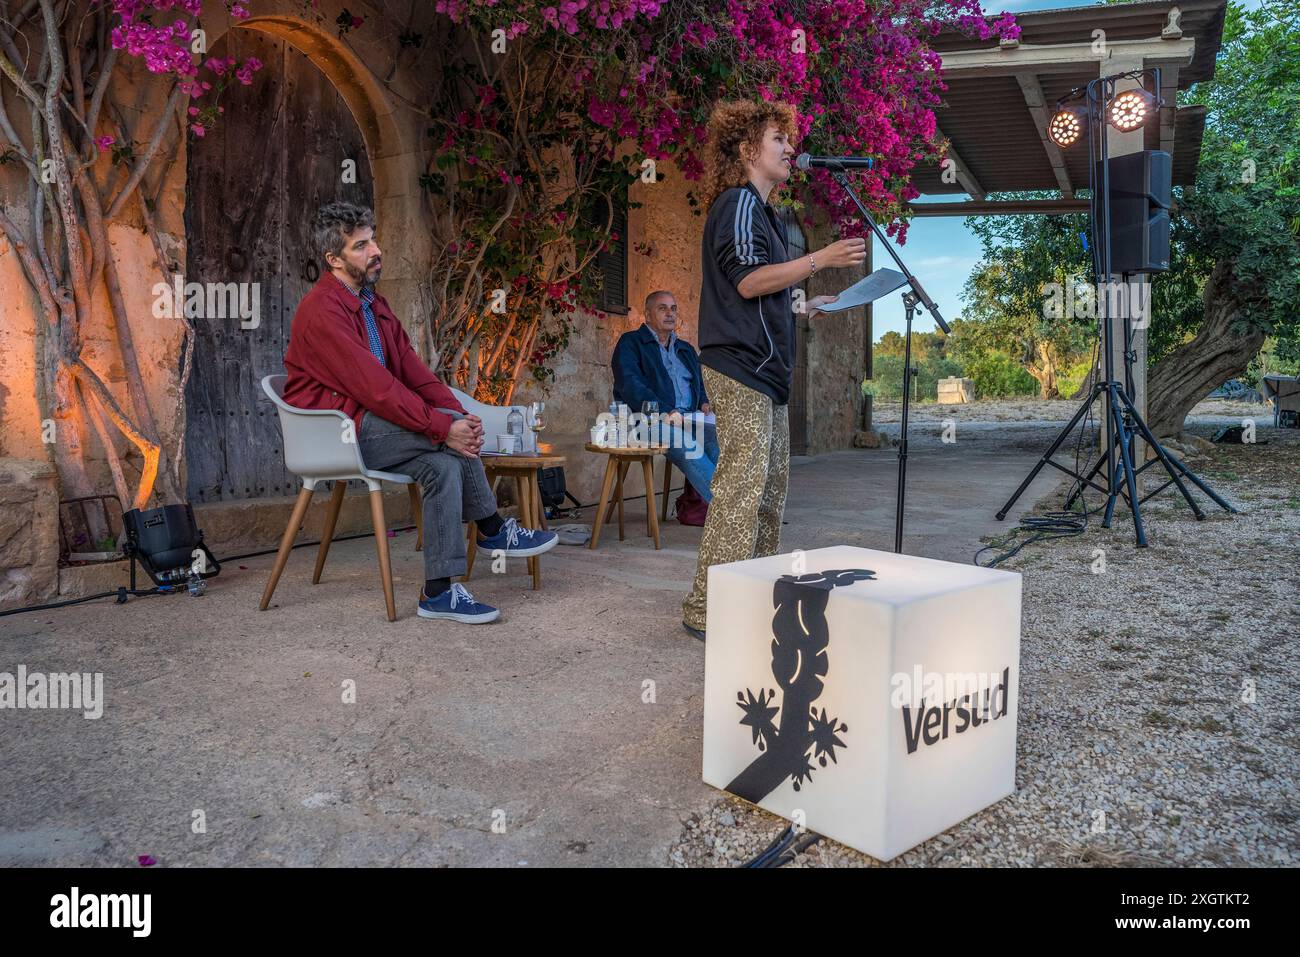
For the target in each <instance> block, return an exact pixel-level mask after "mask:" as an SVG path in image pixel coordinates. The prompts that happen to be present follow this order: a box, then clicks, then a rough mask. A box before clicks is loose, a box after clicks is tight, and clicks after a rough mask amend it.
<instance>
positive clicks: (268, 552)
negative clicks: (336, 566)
mask: <svg viewBox="0 0 1300 957" xmlns="http://www.w3.org/2000/svg"><path fill="white" fill-rule="evenodd" d="M413 528H415V526H414V525H400V526H398V527H397V528H390V529H389V531H390V532H409V531H411V530H412V529H413ZM374 537H375V533H374V532H359V533H357V534H356V535H343V536H341V537H339V538H331V539H330V544H331V545H333V544H334V543H335V542H351V541H355V540H356V539H358V538H374ZM319 544H320V542H319V541H315V542H298V543H297V544H296V545H294V546H293V548H308V547H309V546H312V545H319ZM279 550H280V546H279V545H277V546H276V547H275V548H264V549H262V550H261V551H260V552H245V553H244V554H243V555H229V556H227V557H226V558H223V559H222V561H223V562H237V561H239V560H240V559H241V558H259V557H261V556H262V555H274V554H275V553H276V552H278V551H279ZM292 550H293V549H290V551H292Z"/></svg>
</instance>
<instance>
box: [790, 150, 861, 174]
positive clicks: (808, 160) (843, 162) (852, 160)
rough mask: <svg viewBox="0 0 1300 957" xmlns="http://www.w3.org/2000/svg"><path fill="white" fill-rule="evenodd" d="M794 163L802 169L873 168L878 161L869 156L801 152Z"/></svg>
mask: <svg viewBox="0 0 1300 957" xmlns="http://www.w3.org/2000/svg"><path fill="white" fill-rule="evenodd" d="M794 165H795V166H797V167H799V168H800V169H839V170H845V169H871V168H872V167H874V166H875V165H876V161H875V160H874V159H871V158H870V157H867V156H809V155H808V154H807V153H800V154H799V156H798V157H797V158H796V159H795V161H794Z"/></svg>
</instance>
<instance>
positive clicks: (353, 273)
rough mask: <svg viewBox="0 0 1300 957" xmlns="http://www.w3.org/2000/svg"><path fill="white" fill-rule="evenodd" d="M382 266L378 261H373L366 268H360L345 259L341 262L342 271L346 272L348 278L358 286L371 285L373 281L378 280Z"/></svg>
mask: <svg viewBox="0 0 1300 957" xmlns="http://www.w3.org/2000/svg"><path fill="white" fill-rule="evenodd" d="M382 268H383V267H382V265H381V264H380V263H375V264H374V265H372V266H370V267H369V268H368V269H361V268H359V267H357V266H354V265H352V263H350V262H347V261H346V260H345V261H344V263H343V270H344V272H346V273H347V274H348V278H349V279H351V280H352V281H353V282H354V283H356V284H357V285H358V286H373V285H374V284H375V283H377V282H379V273H380V271H381V270H382Z"/></svg>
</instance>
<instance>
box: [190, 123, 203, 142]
mask: <svg viewBox="0 0 1300 957" xmlns="http://www.w3.org/2000/svg"><path fill="white" fill-rule="evenodd" d="M190 132H191V133H193V134H194V135H195V136H197V137H199V138H200V139H202V138H203V135H204V134H205V133H207V130H205V129H204V128H203V124H202V123H191V124H190Z"/></svg>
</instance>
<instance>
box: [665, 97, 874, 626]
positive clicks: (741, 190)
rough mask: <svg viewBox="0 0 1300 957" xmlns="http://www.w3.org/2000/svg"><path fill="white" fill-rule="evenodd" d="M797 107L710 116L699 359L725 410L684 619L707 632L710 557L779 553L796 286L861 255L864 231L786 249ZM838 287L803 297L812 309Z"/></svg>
mask: <svg viewBox="0 0 1300 957" xmlns="http://www.w3.org/2000/svg"><path fill="white" fill-rule="evenodd" d="M796 135H797V134H796V117H795V111H794V108H793V107H792V106H790V105H789V104H786V103H768V102H764V101H757V102H726V103H720V104H718V106H717V107H716V108H715V109H714V111H713V115H712V116H711V117H710V118H709V140H708V143H709V146H708V156H707V163H706V165H707V173H706V178H705V188H704V204H705V207H706V208H707V209H708V218H707V219H706V220H705V224H704V241H703V245H702V248H701V251H700V254H701V265H702V271H703V276H704V279H703V285H702V288H701V291H700V327H699V328H700V331H699V340H700V364H701V365H702V366H703V373H704V387H705V391H706V392H707V393H708V395H709V398H710V400H711V401H712V403H713V409H714V412H715V413H716V414H717V417H718V446H719V448H720V454H719V457H718V466H717V471H716V472H715V473H714V476H713V502H712V503H711V504H710V506H709V515H708V519H707V521H706V522H705V525H704V534H703V536H702V537H701V538H700V558H699V565H698V567H697V568H696V571H695V584H694V587H693V588H692V589H691V593H690V595H689V596H688V597H687V599H686V601H685V602H684V603H683V605H682V624H683V626H684V627H685V628H686V630H687V631H688V632H690V633H691V634H692V635H694V636H695V637H696V638H700V639H703V638H704V629H705V620H706V619H705V612H706V607H707V593H706V592H707V588H708V574H709V566H710V565H720V564H723V563H726V562H738V561H744V560H746V559H750V558H759V557H762V556H764V555H773V554H775V553H776V551H777V548H778V546H779V545H780V537H781V514H782V512H783V511H784V510H785V489H786V480H787V478H788V477H789V473H790V419H789V414H788V407H787V403H788V402H789V400H790V381H791V376H792V375H793V372H794V363H795V316H794V308H793V305H792V301H791V295H790V287H791V286H794V285H796V284H798V283H800V282H802V281H803V280H805V279H807V278H808V277H809V276H811V275H812V274H813V273H814V272H816V271H817V270H818V269H827V268H831V269H840V268H843V267H846V266H856V265H860V264H862V263H863V262H865V261H866V258H867V244H866V241H865V240H863V239H841V240H839V241H838V242H834V243H831V244H830V245H829V246H826V247H825V248H824V249H819V250H817V251H816V252H814V253H810V254H809V255H807V256H802V257H800V258H799V259H794V260H792V259H790V258H789V257H790V252H789V249H788V247H787V246H786V239H785V228H784V226H783V225H782V223H781V221H780V219H779V218H778V217H777V213H776V210H774V209H773V208H772V206H771V205H770V204H769V203H768V198H769V196H770V195H771V193H772V190H773V189H775V188H776V186H777V184H778V183H784V182H785V181H786V180H787V179H789V178H790V172H791V169H792V167H793V157H794V145H793V141H794V140H795V137H796ZM835 299H836V297H835V296H817V297H814V298H813V299H810V300H808V311H809V316H810V317H815V316H817V315H820V313H819V311H818V309H817V307H818V306H821V305H824V304H825V303H828V302H833V301H834V300H835Z"/></svg>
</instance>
